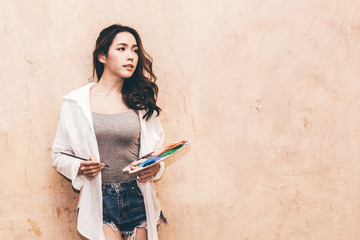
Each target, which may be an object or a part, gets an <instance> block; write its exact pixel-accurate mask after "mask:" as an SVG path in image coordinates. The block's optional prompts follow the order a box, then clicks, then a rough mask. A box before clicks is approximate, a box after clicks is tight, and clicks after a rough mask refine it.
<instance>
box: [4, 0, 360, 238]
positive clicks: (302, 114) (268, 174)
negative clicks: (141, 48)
mask: <svg viewBox="0 0 360 240" xmlns="http://www.w3.org/2000/svg"><path fill="white" fill-rule="evenodd" d="M0 3H1V8H0V16H1V17H0V51H1V58H0V66H1V68H0V79H1V85H0V86H1V87H0V103H1V107H0V116H1V119H0V131H1V135H0V158H1V166H2V173H1V177H0V186H1V187H0V197H1V206H0V239H79V237H78V235H77V233H76V213H75V207H76V203H77V200H78V194H77V193H75V192H74V191H73V190H72V188H71V184H70V183H69V182H68V181H67V180H65V179H64V178H63V177H61V176H60V175H59V174H57V173H56V171H55V169H53V168H52V167H51V165H50V156H49V155H50V151H49V148H50V146H51V143H52V140H53V137H54V134H55V130H56V126H57V120H58V116H59V108H60V106H61V103H62V99H61V96H62V95H64V94H65V93H67V92H68V91H70V90H72V89H74V88H76V87H78V86H81V85H83V84H84V83H86V82H87V79H88V78H89V77H90V76H91V53H92V49H93V44H94V41H95V39H96V37H97V34H98V32H99V31H100V30H101V29H102V28H103V27H105V26H108V25H109V24H112V23H123V24H128V25H131V26H134V27H135V28H137V29H138V30H139V32H140V33H141V35H142V38H143V41H144V45H145V47H146V49H147V50H148V52H149V53H150V54H151V55H152V56H153V58H154V68H155V71H156V73H157V75H158V77H159V80H158V85H159V87H160V96H159V103H160V105H161V107H162V109H163V113H162V115H161V119H162V122H163V125H164V128H165V130H166V132H167V138H166V142H170V141H175V140H178V139H180V138H184V137H188V138H189V139H191V141H192V143H191V145H190V147H189V148H187V149H186V150H184V151H183V152H181V153H180V154H179V155H178V156H175V157H174V158H172V159H170V160H169V161H168V164H167V166H168V167H167V170H166V172H165V175H164V177H163V179H162V181H160V182H158V183H157V187H158V192H159V194H158V196H159V199H160V201H161V203H162V206H163V210H164V213H165V214H166V217H167V218H168V220H169V224H168V225H167V226H165V225H162V226H161V227H160V228H159V234H160V239H170V240H183V239H243V240H245V239H248V240H250V239H251V240H269V239H286V240H288V239H291V240H296V239H299V240H300V239H301V240H302V239H314V240H319V239H329V240H339V239H341V240H342V239H346V240H350V239H351V240H353V239H360V230H359V229H360V228H359V224H360V212H359V207H360V205H359V204H360V181H359V180H360V177H359V170H360V161H359V157H360V152H359V144H360V131H359V127H360V115H359V109H360V106H359V103H360V101H359V93H360V81H359V69H360V64H359V55H360V54H359V51H360V15H359V12H360V4H359V1H356V0H348V1H340V0H337V1H336V0H331V1H329V0H326V1H325V0H304V1H286V0H273V1H265V0H262V1H260V0H254V1H245V0H242V1H235V0H231V1H220V0H210V1H208V0H200V1H190V0H183V1H159V0H158V1H145V0H142V1H120V0H118V1H115V0H112V1H110V0H109V1H94V0H93V1H86V0H82V1H69V0H68V1H45V0H44V1H35V0H32V1H25V0H15V1H5V0H1V1H0Z"/></svg>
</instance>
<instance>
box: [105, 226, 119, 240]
mask: <svg viewBox="0 0 360 240" xmlns="http://www.w3.org/2000/svg"><path fill="white" fill-rule="evenodd" d="M114 227H115V226H114ZM103 230H104V235H105V239H106V240H121V234H120V231H119V229H118V228H117V227H115V230H116V231H114V230H113V229H112V228H111V227H110V226H109V225H107V224H103Z"/></svg>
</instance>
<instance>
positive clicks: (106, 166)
mask: <svg viewBox="0 0 360 240" xmlns="http://www.w3.org/2000/svg"><path fill="white" fill-rule="evenodd" d="M60 153H61V154H64V155H67V156H70V157H74V158H77V159H81V160H84V161H90V160H89V159H85V158H81V157H77V156H74V155H71V154H68V153H64V152H60ZM100 164H101V165H104V166H105V167H109V166H108V165H106V164H103V163H100Z"/></svg>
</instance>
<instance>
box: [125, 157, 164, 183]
mask: <svg viewBox="0 0 360 240" xmlns="http://www.w3.org/2000/svg"><path fill="white" fill-rule="evenodd" d="M138 164H139V161H135V162H133V163H132V164H131V165H130V169H131V170H134V169H136V168H137V167H136V166H137V165H138ZM159 169H160V164H159V163H158V164H155V165H154V166H151V167H149V168H147V169H145V170H142V171H140V172H138V173H136V174H137V179H136V180H137V181H138V182H141V183H145V182H147V181H149V180H151V179H152V178H153V177H154V176H155V175H156V174H157V173H158V172H159Z"/></svg>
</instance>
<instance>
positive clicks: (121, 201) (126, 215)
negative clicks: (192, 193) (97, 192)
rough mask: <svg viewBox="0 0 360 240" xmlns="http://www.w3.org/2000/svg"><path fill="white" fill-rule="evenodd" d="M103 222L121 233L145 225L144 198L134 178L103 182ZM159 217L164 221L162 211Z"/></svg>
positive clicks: (131, 231)
mask: <svg viewBox="0 0 360 240" xmlns="http://www.w3.org/2000/svg"><path fill="white" fill-rule="evenodd" d="M102 196H103V222H104V223H106V224H108V225H109V226H110V227H111V228H112V229H113V230H114V231H115V230H116V229H114V227H113V226H114V225H115V226H116V227H117V228H118V229H119V230H120V232H121V235H122V236H125V235H133V234H134V230H135V229H136V227H146V212H145V205H144V198H143V195H142V194H141V191H140V189H139V187H138V185H137V181H136V179H132V180H130V181H128V182H121V183H103V184H102ZM160 217H161V219H162V220H163V221H164V222H166V219H165V217H164V216H163V214H162V212H161V215H160Z"/></svg>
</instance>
